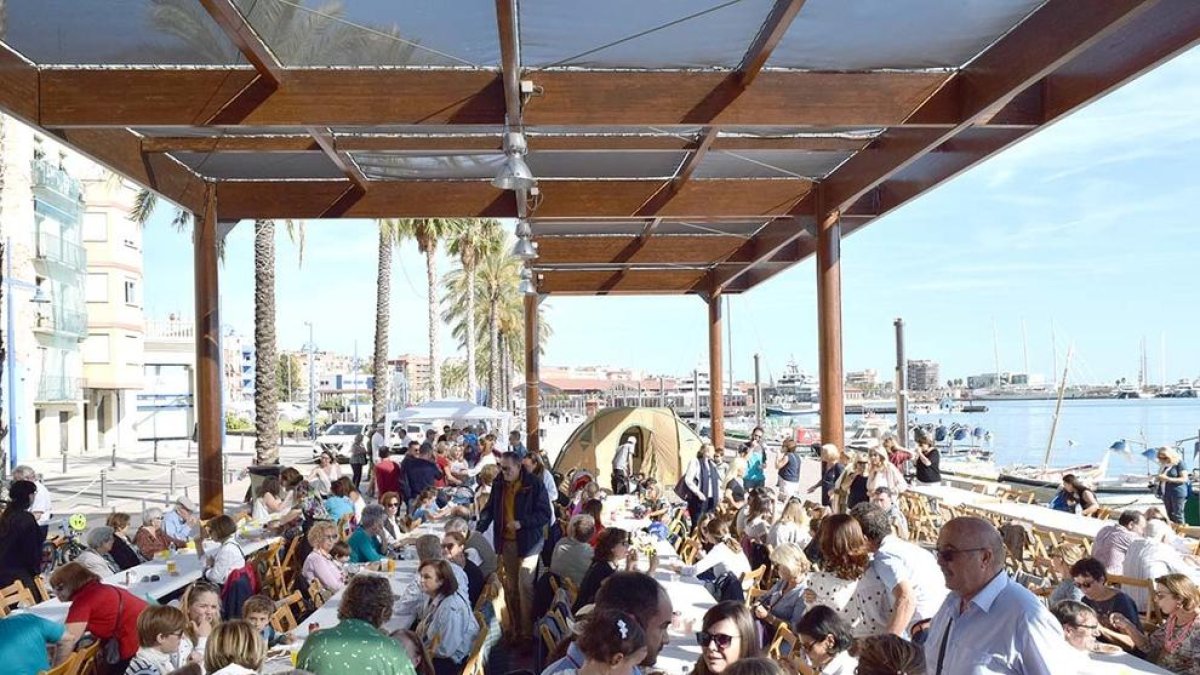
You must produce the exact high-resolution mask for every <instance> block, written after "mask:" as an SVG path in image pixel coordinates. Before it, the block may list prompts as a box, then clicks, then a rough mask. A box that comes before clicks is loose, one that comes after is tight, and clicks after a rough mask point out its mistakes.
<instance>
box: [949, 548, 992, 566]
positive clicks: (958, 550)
mask: <svg viewBox="0 0 1200 675" xmlns="http://www.w3.org/2000/svg"><path fill="white" fill-rule="evenodd" d="M986 550H987V549H986V548H939V549H937V559H938V562H943V563H952V562H954V559H955V558H957V557H958V555H959V554H960V553H971V552H973V551H986Z"/></svg>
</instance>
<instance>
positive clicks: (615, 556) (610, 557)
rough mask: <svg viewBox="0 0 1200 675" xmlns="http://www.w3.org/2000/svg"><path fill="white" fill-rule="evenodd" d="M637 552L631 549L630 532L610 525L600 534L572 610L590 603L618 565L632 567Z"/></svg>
mask: <svg viewBox="0 0 1200 675" xmlns="http://www.w3.org/2000/svg"><path fill="white" fill-rule="evenodd" d="M635 559H636V558H635V554H634V553H633V552H632V551H631V550H630V549H629V533H628V532H626V531H625V530H622V529H621V528H619V527H610V528H608V529H607V530H605V531H604V533H603V534H601V535H600V539H599V540H598V541H597V542H596V547H595V550H594V552H593V553H592V564H591V565H589V566H588V570H587V572H585V573H584V575H583V581H582V582H580V584H579V593H578V594H577V595H576V596H575V604H574V605H573V606H572V607H571V611H573V612H577V611H579V608H580V607H583V606H584V605H590V604H592V602H593V601H594V600H595V598H596V591H599V590H600V584H602V583H604V580H605V579H607V578H609V577H610V576H612V575H613V573H614V572H616V571H617V566H618V565H620V564H622V562H623V564H624V565H625V569H627V570H628V569H630V568H631V566H632V564H633V561H634V560H635Z"/></svg>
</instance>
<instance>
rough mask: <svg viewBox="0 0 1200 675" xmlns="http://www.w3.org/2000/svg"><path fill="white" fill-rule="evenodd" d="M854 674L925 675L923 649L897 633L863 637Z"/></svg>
mask: <svg viewBox="0 0 1200 675" xmlns="http://www.w3.org/2000/svg"><path fill="white" fill-rule="evenodd" d="M1080 672H1085V671H1080ZM854 674H855V675H925V651H924V650H923V649H921V648H920V647H918V646H917V645H915V644H913V643H911V642H909V641H908V640H905V639H904V638H902V637H899V636H897V635H873V636H871V637H869V638H863V639H862V640H860V641H859V643H858V669H857V670H855V671H854Z"/></svg>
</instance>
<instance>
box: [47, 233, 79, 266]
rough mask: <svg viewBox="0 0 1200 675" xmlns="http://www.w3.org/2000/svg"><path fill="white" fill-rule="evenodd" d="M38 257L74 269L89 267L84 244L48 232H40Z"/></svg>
mask: <svg viewBox="0 0 1200 675" xmlns="http://www.w3.org/2000/svg"><path fill="white" fill-rule="evenodd" d="M37 259H38V260H42V261H45V262H48V263H55V264H58V265H62V266H64V267H68V268H70V269H73V270H85V269H87V251H86V250H85V249H84V248H83V247H82V246H80V245H79V244H75V243H72V242H69V241H67V240H65V239H63V238H62V237H58V236H55V235H53V234H49V233H46V232H38V235H37Z"/></svg>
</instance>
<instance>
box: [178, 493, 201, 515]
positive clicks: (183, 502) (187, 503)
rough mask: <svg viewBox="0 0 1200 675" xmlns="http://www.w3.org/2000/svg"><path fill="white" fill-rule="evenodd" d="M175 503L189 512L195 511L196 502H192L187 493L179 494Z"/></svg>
mask: <svg viewBox="0 0 1200 675" xmlns="http://www.w3.org/2000/svg"><path fill="white" fill-rule="evenodd" d="M175 503H176V504H178V505H180V506H182V507H183V508H185V509H187V510H188V512H189V513H195V512H196V504H195V503H193V502H192V500H190V499H188V498H187V495H182V496H180V497H179V499H176V500H175Z"/></svg>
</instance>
